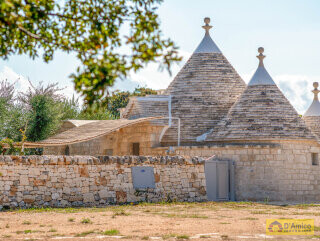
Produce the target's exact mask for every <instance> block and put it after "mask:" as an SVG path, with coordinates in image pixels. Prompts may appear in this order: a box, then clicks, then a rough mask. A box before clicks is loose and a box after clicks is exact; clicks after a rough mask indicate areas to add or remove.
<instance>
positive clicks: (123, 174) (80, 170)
mask: <svg viewBox="0 0 320 241" xmlns="http://www.w3.org/2000/svg"><path fill="white" fill-rule="evenodd" d="M132 166H152V167H154V174H155V181H156V188H155V189H148V190H138V191H137V190H135V189H134V188H133V183H132V175H131V168H130V167H132ZM168 199H170V200H177V201H204V200H206V192H205V179H204V165H203V162H202V159H201V158H192V159H191V158H183V157H180V156H175V157H168V156H166V157H158V158H156V157H132V156H126V157H117V156H115V157H109V156H101V157H99V158H96V157H89V156H74V157H66V156H28V157H10V156H0V206H2V207H3V206H10V207H16V206H19V207H31V206H52V207H60V206H98V205H106V204H113V203H125V202H138V201H149V202H156V201H157V202H159V201H166V200H168Z"/></svg>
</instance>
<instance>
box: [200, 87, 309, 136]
mask: <svg viewBox="0 0 320 241" xmlns="http://www.w3.org/2000/svg"><path fill="white" fill-rule="evenodd" d="M306 139H308V140H315V136H314V135H313V134H312V133H311V131H310V130H309V128H308V127H307V126H306V124H305V123H304V121H303V120H302V119H301V117H300V116H299V115H298V113H297V112H296V110H295V109H294V108H293V106H292V105H291V104H290V102H289V101H288V100H287V99H286V97H285V96H284V95H283V94H282V92H281V91H280V90H279V88H278V87H277V86H276V85H250V86H248V87H247V89H246V90H245V91H244V92H243V94H242V95H241V96H240V98H239V99H238V100H237V102H236V103H235V104H234V105H233V106H232V108H231V109H230V110H229V112H228V115H227V117H225V118H224V119H223V120H222V121H220V122H219V123H218V125H217V126H215V127H214V128H213V130H212V131H211V133H210V134H208V136H207V138H206V141H209V142H210V141H230V140H241V141H242V140H255V141H258V140H306Z"/></svg>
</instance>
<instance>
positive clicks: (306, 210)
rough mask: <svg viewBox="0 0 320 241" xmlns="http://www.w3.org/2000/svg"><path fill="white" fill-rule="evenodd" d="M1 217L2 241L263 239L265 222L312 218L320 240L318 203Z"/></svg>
mask: <svg viewBox="0 0 320 241" xmlns="http://www.w3.org/2000/svg"><path fill="white" fill-rule="evenodd" d="M0 217H1V218H0V240H17V239H19V240H23V239H28V240H50V239H52V240H54V238H57V237H58V238H59V239H61V240H64V237H65V240H68V241H69V240H70V241H72V240H79V239H80V238H81V240H86V239H88V240H101V239H102V240H116V238H121V239H123V240H153V239H154V238H155V237H158V238H159V239H160V240H189V239H190V240H239V239H241V237H242V236H246V237H245V240H259V237H260V239H261V236H257V235H264V234H265V222H266V219H267V218H313V219H314V220H315V225H316V227H315V236H314V238H316V237H317V236H319V235H320V205H316V204H310V205H306V204H304V205H296V206H276V205H270V204H260V203H252V202H219V203H216V202H206V203H159V204H148V203H142V204H139V205H123V206H109V207H104V208H42V209H27V210H16V211H7V212H1V213H0ZM101 237H103V238H101ZM248 237H249V238H248ZM250 237H252V239H251V238H250ZM300 240H301V239H300Z"/></svg>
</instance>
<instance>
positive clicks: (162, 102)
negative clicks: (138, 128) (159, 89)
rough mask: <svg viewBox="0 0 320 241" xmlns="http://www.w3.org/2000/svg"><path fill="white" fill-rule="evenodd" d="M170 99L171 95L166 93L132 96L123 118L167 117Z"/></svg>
mask: <svg viewBox="0 0 320 241" xmlns="http://www.w3.org/2000/svg"><path fill="white" fill-rule="evenodd" d="M168 99H169V96H166V95H151V96H146V97H130V101H129V103H128V105H127V107H126V109H125V111H124V113H123V114H122V118H127V119H137V118H142V117H156V116H164V117H167V116H169V109H168Z"/></svg>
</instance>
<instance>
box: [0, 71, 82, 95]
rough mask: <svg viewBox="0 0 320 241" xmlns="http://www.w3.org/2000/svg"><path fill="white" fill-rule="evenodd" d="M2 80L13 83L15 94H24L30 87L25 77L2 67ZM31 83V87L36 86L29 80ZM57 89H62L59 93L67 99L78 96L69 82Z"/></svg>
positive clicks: (0, 72) (34, 82) (0, 75)
mask: <svg viewBox="0 0 320 241" xmlns="http://www.w3.org/2000/svg"><path fill="white" fill-rule="evenodd" d="M2 80H7V81H8V82H9V83H15V89H16V94H17V93H18V92H25V91H27V90H28V89H29V87H31V86H30V83H29V81H28V78H27V77H25V76H23V75H21V74H18V73H16V72H15V71H14V70H13V69H11V68H10V67H8V66H4V67H3V68H2V70H0V81H2ZM31 82H32V84H33V85H35V86H36V85H37V82H36V81H32V80H31ZM46 83H47V82H46ZM46 83H44V84H46ZM59 87H60V88H63V90H61V91H60V93H61V94H62V95H64V96H66V97H68V98H72V96H73V95H75V96H76V97H78V96H79V94H77V93H76V92H75V90H74V87H73V84H72V82H71V81H70V84H67V85H60V86H59Z"/></svg>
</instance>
